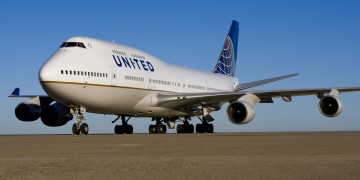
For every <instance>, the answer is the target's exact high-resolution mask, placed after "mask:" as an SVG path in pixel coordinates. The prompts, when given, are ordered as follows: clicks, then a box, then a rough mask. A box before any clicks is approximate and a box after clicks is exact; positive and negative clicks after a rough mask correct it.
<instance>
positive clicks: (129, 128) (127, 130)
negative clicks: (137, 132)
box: [124, 125, 134, 134]
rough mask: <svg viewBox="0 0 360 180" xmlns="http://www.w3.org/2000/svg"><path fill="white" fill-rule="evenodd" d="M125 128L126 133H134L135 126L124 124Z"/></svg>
mask: <svg viewBox="0 0 360 180" xmlns="http://www.w3.org/2000/svg"><path fill="white" fill-rule="evenodd" d="M124 127H125V128H124V129H125V133H126V134H132V133H133V131H134V128H133V126H132V125H127V126H124Z"/></svg>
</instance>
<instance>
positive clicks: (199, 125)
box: [196, 124, 205, 133]
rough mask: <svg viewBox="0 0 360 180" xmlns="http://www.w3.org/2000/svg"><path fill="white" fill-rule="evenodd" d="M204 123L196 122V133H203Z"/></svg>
mask: <svg viewBox="0 0 360 180" xmlns="http://www.w3.org/2000/svg"><path fill="white" fill-rule="evenodd" d="M204 129H205V128H204V125H203V124H196V132H197V133H204Z"/></svg>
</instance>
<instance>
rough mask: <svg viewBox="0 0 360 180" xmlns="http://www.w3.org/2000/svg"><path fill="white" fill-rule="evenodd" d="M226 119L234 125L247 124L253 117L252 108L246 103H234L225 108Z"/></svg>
mask: <svg viewBox="0 0 360 180" xmlns="http://www.w3.org/2000/svg"><path fill="white" fill-rule="evenodd" d="M227 117H228V119H229V120H230V121H231V122H232V123H234V124H247V123H249V122H251V121H252V120H253V119H254V117H255V110H254V107H253V106H252V105H251V104H250V103H248V102H246V101H235V102H232V103H231V104H229V106H228V108H227Z"/></svg>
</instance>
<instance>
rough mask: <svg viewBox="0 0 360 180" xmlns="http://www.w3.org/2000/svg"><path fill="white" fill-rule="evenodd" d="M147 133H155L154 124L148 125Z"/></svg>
mask: <svg viewBox="0 0 360 180" xmlns="http://www.w3.org/2000/svg"><path fill="white" fill-rule="evenodd" d="M149 133H150V134H155V133H156V126H155V125H150V126H149Z"/></svg>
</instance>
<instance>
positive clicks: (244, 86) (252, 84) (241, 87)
mask: <svg viewBox="0 0 360 180" xmlns="http://www.w3.org/2000/svg"><path fill="white" fill-rule="evenodd" d="M297 75H299V74H298V73H295V74H289V75H285V76H279V77H274V78H270V79H264V80H260V81H254V82H249V83H245V84H240V85H238V86H237V87H236V91H241V90H244V89H249V88H253V87H256V86H260V85H264V84H268V83H271V82H275V81H280V80H283V79H286V78H290V77H294V76H297Z"/></svg>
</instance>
